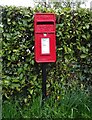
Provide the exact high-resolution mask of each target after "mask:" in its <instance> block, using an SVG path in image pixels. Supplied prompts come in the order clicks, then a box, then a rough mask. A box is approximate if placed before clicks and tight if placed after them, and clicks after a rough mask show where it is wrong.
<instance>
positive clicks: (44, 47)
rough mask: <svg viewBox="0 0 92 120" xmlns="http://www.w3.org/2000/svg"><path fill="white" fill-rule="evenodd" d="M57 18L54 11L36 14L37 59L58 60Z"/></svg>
mask: <svg viewBox="0 0 92 120" xmlns="http://www.w3.org/2000/svg"><path fill="white" fill-rule="evenodd" d="M55 33H56V18H55V14H53V13H36V14H35V15H34V37H35V61H36V62H37V63H45V62H55V61H56V35H55Z"/></svg>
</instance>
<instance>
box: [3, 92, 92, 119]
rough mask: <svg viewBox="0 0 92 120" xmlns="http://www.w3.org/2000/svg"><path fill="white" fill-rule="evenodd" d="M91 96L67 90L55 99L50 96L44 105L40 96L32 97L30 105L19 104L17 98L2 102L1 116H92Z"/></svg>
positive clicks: (51, 117)
mask: <svg viewBox="0 0 92 120" xmlns="http://www.w3.org/2000/svg"><path fill="white" fill-rule="evenodd" d="M91 100H92V98H91V97H89V95H88V94H86V93H85V92H83V91H80V90H77V91H72V92H70V91H68V92H67V93H66V94H65V95H64V97H62V95H60V96H59V98H58V99H57V100H55V99H54V98H53V96H51V97H50V98H48V99H47V100H46V101H45V103H44V105H43V106H42V105H41V102H42V101H41V97H38V98H34V99H33V102H32V103H30V105H28V106H27V105H23V106H20V103H19V101H18V100H15V101H12V100H10V101H4V102H3V112H2V116H3V118H16V119H17V118H47V119H53V118H77V119H78V118H92V101H91Z"/></svg>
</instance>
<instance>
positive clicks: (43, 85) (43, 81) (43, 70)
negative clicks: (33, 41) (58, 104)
mask: <svg viewBox="0 0 92 120" xmlns="http://www.w3.org/2000/svg"><path fill="white" fill-rule="evenodd" d="M46 78H47V75H46V63H42V104H43V103H44V100H45V99H46Z"/></svg>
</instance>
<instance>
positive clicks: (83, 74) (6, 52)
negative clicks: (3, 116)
mask: <svg viewBox="0 0 92 120" xmlns="http://www.w3.org/2000/svg"><path fill="white" fill-rule="evenodd" d="M38 11H40V12H54V13H55V14H56V44H57V61H56V63H49V64H48V65H47V96H50V95H51V96H52V97H54V98H55V100H58V99H59V98H60V96H62V97H63V95H64V94H65V93H66V91H68V90H70V91H72V90H74V91H75V90H77V89H79V88H80V89H81V90H83V89H84V90H85V91H87V92H88V93H89V94H91V90H92V87H91V85H92V19H91V15H92V11H89V10H87V9H82V8H79V9H77V10H74V11H73V10H71V9H70V8H68V7H66V8H57V9H55V10H53V9H51V8H45V7H37V8H35V9H31V8H16V7H3V8H2V24H3V33H2V38H3V42H2V54H3V55H2V59H3V61H2V64H3V69H2V79H3V100H5V99H11V98H12V99H13V98H14V99H15V98H16V99H18V100H19V101H20V103H21V104H22V103H26V104H28V103H29V102H30V100H32V97H33V96H35V97H36V96H39V95H41V82H42V81H41V79H42V78H41V77H42V76H41V64H37V63H36V62H35V61H34V29H33V20H34V13H35V12H38Z"/></svg>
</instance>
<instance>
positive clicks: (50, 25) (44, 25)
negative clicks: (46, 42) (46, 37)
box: [35, 21, 55, 32]
mask: <svg viewBox="0 0 92 120" xmlns="http://www.w3.org/2000/svg"><path fill="white" fill-rule="evenodd" d="M35 31H36V32H52V31H55V27H54V22H52V21H49V22H48V21H47V22H46V21H43V22H37V25H36V30H35Z"/></svg>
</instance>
